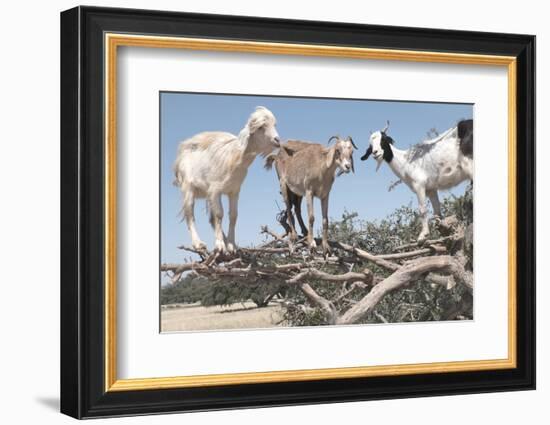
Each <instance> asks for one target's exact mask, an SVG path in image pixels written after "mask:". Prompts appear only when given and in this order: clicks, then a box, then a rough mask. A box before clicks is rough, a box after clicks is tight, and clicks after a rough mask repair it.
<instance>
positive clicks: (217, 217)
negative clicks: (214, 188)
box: [208, 193, 227, 253]
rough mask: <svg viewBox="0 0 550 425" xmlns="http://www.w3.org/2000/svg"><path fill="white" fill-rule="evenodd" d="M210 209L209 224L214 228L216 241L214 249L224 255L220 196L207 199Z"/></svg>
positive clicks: (225, 250) (215, 195) (225, 249)
mask: <svg viewBox="0 0 550 425" xmlns="http://www.w3.org/2000/svg"><path fill="white" fill-rule="evenodd" d="M208 204H209V207H210V208H209V209H210V224H211V225H212V227H213V228H214V235H215V237H216V241H215V243H214V249H215V250H216V251H217V252H222V253H225V252H227V248H226V246H225V235H224V234H223V230H222V220H223V206H222V201H221V194H219V193H216V194H214V195H212V196H210V197H209V199H208Z"/></svg>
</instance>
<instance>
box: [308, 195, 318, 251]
mask: <svg viewBox="0 0 550 425" xmlns="http://www.w3.org/2000/svg"><path fill="white" fill-rule="evenodd" d="M306 201H307V215H308V224H309V226H308V232H307V244H308V246H309V248H310V249H311V250H312V251H313V250H315V248H317V244H316V243H315V239H313V223H314V222H315V213H314V211H313V192H312V191H311V190H308V191H307V192H306Z"/></svg>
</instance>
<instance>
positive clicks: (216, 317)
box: [161, 302, 282, 332]
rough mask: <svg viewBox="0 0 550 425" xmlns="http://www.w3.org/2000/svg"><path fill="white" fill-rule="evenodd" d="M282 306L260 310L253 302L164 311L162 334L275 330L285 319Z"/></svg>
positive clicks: (191, 306) (167, 309)
mask: <svg viewBox="0 0 550 425" xmlns="http://www.w3.org/2000/svg"><path fill="white" fill-rule="evenodd" d="M281 314H282V312H281V307H280V306H279V305H277V304H272V305H269V306H267V307H263V308H256V306H255V304H254V303H252V302H246V303H243V304H241V303H238V304H231V305H229V306H224V307H219V306H214V307H203V306H201V305H195V304H193V305H179V306H177V307H175V308H166V307H164V306H163V308H162V310H161V329H162V332H174V331H199V330H215V329H243V328H244V329H247V328H248V329H250V328H273V327H276V326H277V322H279V321H280V320H281Z"/></svg>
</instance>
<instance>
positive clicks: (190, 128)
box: [151, 91, 475, 333]
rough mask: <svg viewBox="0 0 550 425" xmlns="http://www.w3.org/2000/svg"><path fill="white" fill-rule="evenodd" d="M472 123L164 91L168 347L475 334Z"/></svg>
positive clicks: (463, 118)
mask: <svg viewBox="0 0 550 425" xmlns="http://www.w3.org/2000/svg"><path fill="white" fill-rule="evenodd" d="M474 107H475V105H473V104H470V103H453V102H448V103H442V102H427V101H418V100H415V99H405V100H399V101H396V100H385V99H347V98H345V99H344V98H320V97H295V96H293V97H291V96H267V95H250V94H234V93H198V92H176V91H161V92H160V93H159V111H160V112H159V120H160V122H159V133H160V134H159V157H160V167H159V169H160V178H159V181H160V188H159V193H160V196H159V198H160V199H159V204H160V205H159V209H160V235H161V236H160V241H159V243H160V270H159V272H160V273H159V276H160V278H159V283H158V284H159V291H160V294H159V299H160V306H159V311H160V331H161V332H163V333H169V332H185V331H222V330H253V329H265V328H291V327H304V326H321V325H338V326H342V325H371V324H402V323H410V322H425V323H428V322H440V321H464V320H474V319H475V317H474V296H473V282H474V265H473V248H474V247H473V245H474V204H475V202H474V198H475V196H474V192H475V191H474V176H473V174H474V144H473V138H474V120H473V116H474ZM151 284H155V283H154V282H152V283H151Z"/></svg>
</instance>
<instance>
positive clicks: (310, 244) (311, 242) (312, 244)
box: [309, 239, 317, 251]
mask: <svg viewBox="0 0 550 425" xmlns="http://www.w3.org/2000/svg"><path fill="white" fill-rule="evenodd" d="M315 248H317V244H316V243H315V239H312V240H311V241H310V242H309V249H311V250H312V251H313V250H315Z"/></svg>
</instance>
